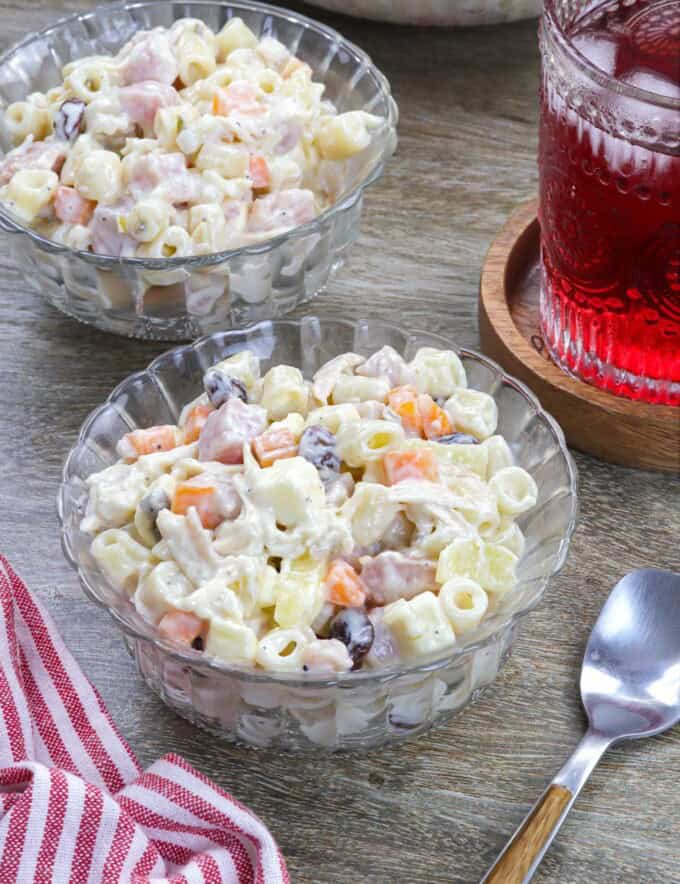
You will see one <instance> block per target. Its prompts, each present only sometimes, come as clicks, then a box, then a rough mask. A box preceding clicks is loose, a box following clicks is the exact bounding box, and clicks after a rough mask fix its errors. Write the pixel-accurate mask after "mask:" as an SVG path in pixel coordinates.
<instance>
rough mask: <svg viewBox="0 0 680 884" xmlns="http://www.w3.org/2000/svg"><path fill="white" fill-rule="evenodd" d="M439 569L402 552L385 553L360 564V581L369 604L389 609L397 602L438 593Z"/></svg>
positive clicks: (366, 558) (426, 561)
mask: <svg viewBox="0 0 680 884" xmlns="http://www.w3.org/2000/svg"><path fill="white" fill-rule="evenodd" d="M436 571H437V569H436V566H435V565H434V564H433V562H429V561H428V560H427V559H417V558H414V557H413V556H407V555H405V554H404V553H401V552H392V551H389V552H382V553H380V555H377V556H375V557H373V558H371V557H365V558H362V560H361V580H362V582H363V584H364V587H365V589H366V599H367V603H368V604H373V605H389V604H391V603H392V602H396V601H397V599H412V598H413V597H414V596H416V595H419V594H420V593H421V592H426V591H427V590H436V588H437V583H436V581H435V574H436Z"/></svg>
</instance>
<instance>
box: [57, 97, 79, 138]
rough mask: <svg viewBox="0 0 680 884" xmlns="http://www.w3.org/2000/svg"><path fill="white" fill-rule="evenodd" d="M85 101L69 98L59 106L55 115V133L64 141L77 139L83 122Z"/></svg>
mask: <svg viewBox="0 0 680 884" xmlns="http://www.w3.org/2000/svg"><path fill="white" fill-rule="evenodd" d="M84 115H85V102H84V101H80V100H79V99H78V98H69V99H68V100H67V101H65V102H64V103H63V104H62V106H61V107H60V108H59V110H58V111H57V113H56V114H55V117H54V134H55V135H56V136H57V138H60V139H61V140H62V141H71V142H72V141H75V140H76V138H77V137H78V135H79V134H80V130H81V127H82V123H83V117H84Z"/></svg>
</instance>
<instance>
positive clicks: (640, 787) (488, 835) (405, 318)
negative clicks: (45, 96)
mask: <svg viewBox="0 0 680 884" xmlns="http://www.w3.org/2000/svg"><path fill="white" fill-rule="evenodd" d="M92 5H94V3H90V2H87V0H68V2H61V0H0V21H1V22H2V30H1V34H0V45H1V46H2V47H5V46H7V45H9V44H10V43H11V42H13V41H15V40H17V39H19V37H21V36H23V35H24V34H25V33H27V32H29V31H32V30H35V29H37V28H41V27H43V26H44V25H46V24H47V23H48V22H51V21H53V20H55V19H56V18H57V17H58V15H60V14H63V13H64V12H67V11H70V10H73V11H75V10H77V9H84V8H88V7H90V6H92ZM290 5H291V6H295V7H296V8H298V4H290ZM299 8H302V6H301V5H299ZM305 11H307V12H309V9H307V10H305ZM311 14H313V15H317V16H318V17H319V18H323V19H324V20H327V21H328V22H329V23H330V24H332V25H335V26H337V27H338V28H340V29H341V30H343V31H344V32H345V33H346V34H347V36H348V37H349V38H350V39H352V40H354V41H355V42H357V43H358V44H360V45H361V46H363V47H364V48H365V49H366V50H367V51H368V52H369V53H370V54H371V56H372V57H373V58H374V60H375V61H376V62H377V64H378V65H379V66H380V67H381V68H382V69H383V70H384V72H385V73H386V74H387V76H388V77H389V78H390V80H391V82H392V84H393V88H394V92H395V95H396V98H397V101H398V102H399V105H400V108H401V126H400V135H401V141H400V147H399V151H398V154H397V156H396V157H395V158H394V160H393V162H392V163H391V165H390V167H389V170H388V172H387V174H386V176H385V177H384V179H383V180H382V181H381V182H380V183H379V184H378V185H377V186H375V187H374V188H372V189H371V190H370V191H369V194H368V198H367V201H366V203H367V204H366V221H365V225H364V232H363V235H362V238H361V240H360V242H359V244H358V245H357V247H356V248H355V249H354V251H353V253H352V257H351V261H350V264H349V266H348V267H346V268H345V269H344V270H343V271H342V272H341V274H340V275H339V276H338V277H337V278H336V279H335V280H334V281H333V283H332V285H331V287H330V291H329V292H328V294H325V295H324V296H323V297H322V298H321V299H320V300H319V301H318V302H317V303H316V305H315V307H314V309H315V310H318V311H322V312H323V313H325V314H328V315H334V316H343V315H347V314H349V315H355V314H356V313H364V314H368V315H370V316H376V317H385V318H395V317H398V318H399V320H400V321H401V322H403V323H405V324H407V325H412V326H414V327H420V328H427V329H433V330H436V331H438V332H440V333H443V334H446V335H450V336H451V337H452V338H454V339H455V340H457V341H458V342H459V343H461V344H463V345H468V346H473V347H474V346H475V345H476V344H477V322H476V289H477V283H478V278H479V270H480V265H481V261H482V257H483V255H484V251H485V249H486V247H487V244H488V242H489V240H490V239H491V237H492V235H493V234H494V232H495V231H496V230H497V228H498V227H499V226H500V224H501V223H502V221H503V219H504V218H505V217H506V215H507V214H508V213H509V212H510V210H511V209H512V208H513V207H514V206H515V205H516V204H518V203H519V202H521V201H523V200H524V199H526V198H527V197H529V196H530V195H531V194H532V193H533V192H534V191H535V189H536V163H535V152H536V89H537V84H538V67H539V64H538V50H537V46H536V23H535V22H525V23H520V24H515V25H510V26H504V27H494V28H488V29H484V28H477V29H471V30H460V31H439V32H437V31H429V30H423V31H416V30H409V29H398V28H391V27H387V26H381V25H379V24H374V23H361V22H357V21H353V20H349V19H345V20H343V19H340V18H337V17H335V18H334V17H332V16H330V15H328V16H327V15H325V14H323V13H320V12H313V11H312V13H311ZM0 244H1V251H0V262H1V267H2V281H1V283H0V305H1V306H0V379H1V380H0V466H1V469H2V486H3V487H2V495H1V500H2V506H1V507H0V549H1V550H2V552H4V553H5V554H6V555H7V556H8V557H9V558H10V560H11V561H12V563H13V564H14V566H15V567H16V568H17V569H18V570H19V571H20V572H21V573H22V575H23V576H24V578H25V579H26V580H27V582H28V583H29V585H30V586H31V587H32V588H33V590H34V591H35V592H37V593H38V594H39V595H40V597H41V598H42V599H43V601H44V602H45V603H46V604H47V606H48V608H49V610H50V611H51V613H52V614H53V616H54V617H55V618H56V620H57V623H58V625H59V628H60V629H61V630H62V632H63V635H64V638H65V640H66V642H67V644H68V645H69V646H70V647H71V648H72V649H73V651H74V653H75V655H76V657H77V658H78V660H79V661H80V663H81V664H82V666H83V668H84V670H85V672H86V673H87V675H88V676H89V677H90V679H91V680H92V681H93V682H94V684H95V685H96V686H97V688H99V690H100V691H101V693H102V694H103V696H104V700H105V701H106V703H107V704H108V705H109V708H110V709H111V711H112V713H113V716H114V718H115V719H116V721H117V722H118V723H119V725H120V727H121V729H122V731H123V734H124V735H125V736H126V737H127V739H128V740H129V741H130V743H131V744H132V747H133V749H134V750H135V751H136V752H137V753H138V754H139V756H140V758H141V761H142V763H143V764H148V763H149V762H151V761H152V760H153V759H155V758H157V757H158V756H159V755H160V754H162V753H165V752H167V751H170V750H172V751H175V752H179V753H181V754H183V755H184V756H186V758H188V759H189V760H190V761H191V762H192V763H193V764H195V765H196V766H197V767H198V768H199V769H201V770H202V771H204V772H205V773H206V774H208V775H209V776H211V777H213V778H214V779H215V780H217V782H219V783H220V784H221V785H223V786H225V787H226V788H228V789H230V790H232V791H233V792H234V793H235V794H236V795H237V796H238V797H239V798H241V799H242V800H243V801H245V802H247V803H248V804H250V805H251V806H252V807H253V809H254V810H255V811H256V812H257V813H259V814H260V815H261V816H262V817H263V818H264V819H265V820H266V821H267V823H268V824H269V825H270V826H271V828H272V830H273V832H274V833H275V835H276V837H277V838H278V840H279V842H280V844H281V847H282V849H283V852H284V854H285V856H286V859H287V861H288V865H289V869H290V872H291V878H292V880H293V881H295V882H305V884H311V882H318V884H350V882H366V884H391V882H395V884H398V882H400V884H435V882H442V884H444V882H445V884H450V882H474V881H477V880H478V879H479V878H480V876H481V875H482V873H483V871H484V870H485V868H486V867H487V866H488V864H489V863H490V862H491V860H492V859H493V857H494V856H495V855H496V853H497V851H498V850H499V849H500V848H501V846H502V845H503V843H504V842H505V839H506V838H507V837H508V836H509V835H510V833H511V832H512V831H513V829H514V828H515V826H516V825H517V823H518V822H519V821H520V820H521V818H522V817H523V815H524V813H525V811H526V810H527V808H528V807H529V805H530V804H531V803H532V802H533V800H534V799H535V798H536V797H537V796H538V794H539V793H540V791H541V790H542V788H543V786H544V784H545V783H546V782H547V780H548V779H549V778H550V776H551V775H552V773H553V772H554V771H555V770H556V769H557V768H558V767H559V766H560V764H561V762H562V760H563V759H564V758H565V757H566V755H567V753H568V752H569V751H570V750H571V748H572V746H573V745H574V744H575V742H576V740H577V739H578V737H579V735H580V733H581V730H582V728H583V723H584V722H583V716H582V713H581V709H580V705H579V696H578V685H577V675H578V669H579V665H580V661H581V656H582V653H583V648H584V644H585V642H586V639H587V636H588V632H589V630H590V627H591V625H592V623H593V622H594V620H595V618H596V616H597V613H598V611H599V609H600V606H601V605H602V603H603V601H604V599H605V597H606V595H607V593H608V591H609V588H610V587H611V586H612V584H613V583H614V582H615V581H616V580H617V579H618V578H619V577H620V576H621V575H622V574H624V573H625V572H626V571H628V570H630V569H632V568H635V567H639V566H649V565H657V566H662V567H668V568H675V569H677V570H680V542H679V541H680V478H679V477H672V476H669V475H660V474H652V473H644V472H636V471H633V470H626V469H621V468H615V467H611V466H608V465H606V464H604V463H600V462H598V461H595V460H593V459H592V458H589V457H585V456H581V455H577V462H578V466H579V469H580V473H581V518H580V526H579V529H578V531H577V533H576V536H575V538H574V543H573V547H572V551H571V554H570V556H569V560H568V562H567V564H566V567H565V568H564V571H563V572H562V574H560V575H559V577H558V578H556V579H555V580H554V582H553V583H552V585H551V587H550V589H549V591H548V593H547V596H546V598H545V600H544V603H543V604H542V605H541V607H540V608H539V609H538V610H537V611H535V613H533V614H532V615H531V617H530V618H529V620H528V622H527V623H526V626H525V628H524V631H523V634H522V635H521V637H520V639H519V641H518V643H517V646H516V649H515V652H514V654H513V656H512V658H511V659H510V661H509V662H508V664H507V666H506V667H505V669H504V671H503V673H502V674H501V676H500V678H499V679H498V681H497V682H496V683H495V685H494V686H493V687H492V689H490V691H489V692H488V693H487V694H486V695H485V697H484V698H483V699H482V700H481V701H480V702H479V703H478V704H477V705H475V706H472V707H470V708H468V709H467V710H466V711H465V712H464V713H463V714H462V715H461V716H460V717H459V718H457V719H455V720H454V721H452V722H451V723H450V724H448V725H447V726H445V727H442V728H439V729H437V730H435V731H433V732H431V733H430V735H428V736H426V737H423V738H421V739H419V740H417V741H416V742H412V743H410V744H407V745H405V746H402V747H401V748H397V749H385V750H383V751H374V752H371V753H368V754H366V755H363V756H360V755H342V756H328V757H318V758H309V757H304V758H295V757H290V756H282V755H275V754H273V753H268V752H254V751H247V750H244V749H240V748H233V747H231V746H228V745H226V744H224V743H220V742H218V741H217V740H215V739H214V738H213V737H211V736H208V735H206V734H204V733H202V732H200V731H198V730H196V729H194V728H193V727H191V726H190V725H188V724H187V723H186V722H184V721H182V720H181V719H179V718H177V717H176V716H175V715H173V714H172V713H170V712H169V711H167V710H166V709H165V707H164V706H163V705H161V703H160V702H159V701H158V700H157V699H156V698H155V697H153V696H152V695H151V694H150V693H149V692H148V691H147V690H146V689H145V688H144V687H143V686H142V683H141V681H140V679H139V678H138V676H137V674H136V672H135V670H134V668H133V665H132V662H131V660H130V658H129V657H128V655H127V653H126V652H125V651H124V650H123V646H122V642H121V641H120V639H119V634H118V632H117V630H116V629H115V627H114V626H113V624H112V623H111V621H110V620H109V618H108V617H107V615H106V614H105V613H104V612H102V611H100V610H98V609H97V608H95V607H94V606H93V605H91V604H90V603H89V602H86V601H85V599H84V597H83V596H82V594H81V591H80V589H79V586H78V581H77V579H76V577H75V575H74V574H73V572H72V571H71V570H70V569H69V568H68V567H67V565H66V564H65V562H64V560H63V557H62V554H61V550H60V546H59V538H58V534H57V524H56V517H55V510H54V498H55V494H56V490H57V485H58V482H59V476H60V471H61V464H62V460H63V458H64V456H65V455H66V453H67V451H68V449H69V447H70V446H71V445H72V443H73V442H74V440H75V437H76V433H77V430H78V427H79V426H80V424H81V422H82V420H83V419H84V418H85V416H86V415H87V414H88V412H89V411H90V409H92V408H93V407H94V406H95V405H97V404H98V403H99V402H100V401H101V400H102V399H103V398H104V397H105V395H106V394H107V393H108V392H109V391H110V390H111V388H112V387H113V386H114V385H115V384H117V383H118V382H119V381H120V380H121V379H122V378H123V377H125V375H127V374H129V373H130V372H132V371H136V370H138V369H140V368H143V367H144V366H145V365H146V364H147V363H148V362H149V361H150V360H151V359H152V358H153V357H154V356H156V355H157V354H158V353H159V352H160V350H161V349H162V346H159V345H158V344H144V343H140V342H137V341H126V340H121V339H119V338H114V337H109V336H106V335H103V334H100V333H98V332H96V331H91V330H89V329H88V328H85V327H84V326H80V325H78V324H76V323H75V322H73V321H72V320H70V319H67V318H66V317H64V316H61V315H60V314H59V313H57V312H56V311H55V310H54V309H52V308H51V307H48V306H47V305H46V304H45V303H43V301H42V300H41V298H40V297H39V296H38V295H36V294H32V293H28V292H27V290H26V289H27V287H26V283H25V282H24V280H23V278H22V275H21V271H20V270H19V269H18V268H17V267H15V265H14V264H13V262H12V258H11V249H12V242H11V240H10V239H8V238H6V237H3V238H2V239H1V240H0ZM679 784H680V729H679V728H676V730H675V731H674V732H672V733H667V734H665V735H663V736H661V737H657V738H656V739H654V740H652V741H649V742H647V743H644V744H638V745H632V744H629V745H626V746H623V747H621V748H619V749H616V750H615V751H612V752H611V753H610V754H608V755H607V756H605V758H604V760H603V762H602V764H601V765H600V767H599V768H598V769H597V771H596V772H595V774H594V775H593V777H592V780H591V782H590V784H589V785H588V786H587V787H586V789H585V791H584V794H583V796H582V797H581V799H579V801H578V803H577V805H576V807H575V809H574V810H573V812H572V814H571V816H570V817H569V819H568V820H567V822H566V824H565V826H564V829H563V831H562V832H561V833H560V836H559V838H558V840H557V842H556V844H555V845H554V847H553V848H552V849H551V851H550V852H549V854H548V856H547V858H546V860H545V862H544V864H543V866H542V867H541V870H540V872H539V873H538V875H537V878H536V880H538V881H540V882H548V881H550V882H561V884H580V882H583V884H613V882H617V881H626V882H630V884H634V882H635V884H637V882H643V881H644V882H654V884H657V882H662V881H663V882H668V881H680V789H679V788H678V787H679Z"/></svg>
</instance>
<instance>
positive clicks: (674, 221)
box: [539, 0, 680, 405]
mask: <svg viewBox="0 0 680 884" xmlns="http://www.w3.org/2000/svg"><path fill="white" fill-rule="evenodd" d="M577 23H578V24H577ZM678 34H680V4H678V3H677V0H632V2H629V0H624V2H623V3H622V4H620V5H619V4H617V3H608V4H603V5H599V6H598V5H594V4H592V3H586V2H584V0H547V2H546V4H545V8H544V14H543V19H542V21H541V26H540V46H541V55H542V64H543V73H542V83H541V115H540V149H539V173H540V209H539V219H540V223H541V253H542V286H541V307H540V309H541V327H542V331H543V336H544V338H545V341H546V343H547V346H548V348H549V350H550V352H551V354H552V356H553V359H554V360H555V362H557V363H558V364H559V365H560V366H561V367H562V368H563V369H564V370H565V371H567V372H569V373H571V374H573V375H575V376H577V377H579V378H581V379H582V380H585V381H588V382H589V383H591V384H595V385H596V386H598V387H602V388H604V389H606V390H609V391H610V392H612V393H615V394H617V395H621V396H627V397H630V398H633V399H641V400H645V401H647V402H652V403H659V404H664V405H678V404H680V37H678ZM676 68H677V71H676V70H675V69H676ZM674 78H677V79H674ZM650 90H654V91H650Z"/></svg>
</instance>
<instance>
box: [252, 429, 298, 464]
mask: <svg viewBox="0 0 680 884" xmlns="http://www.w3.org/2000/svg"><path fill="white" fill-rule="evenodd" d="M252 445H253V454H254V455H255V457H256V458H257V459H258V461H259V464H260V466H261V467H270V466H271V465H272V464H273V463H274V461H275V460H282V459H283V458H284V457H295V455H296V454H297V449H298V447H297V442H296V441H295V436H293V434H292V433H291V432H290V430H286V429H285V427H281V428H280V429H275V430H267V431H266V433H262V435H261V436H258V437H257V438H256V439H253V443H252Z"/></svg>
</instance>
